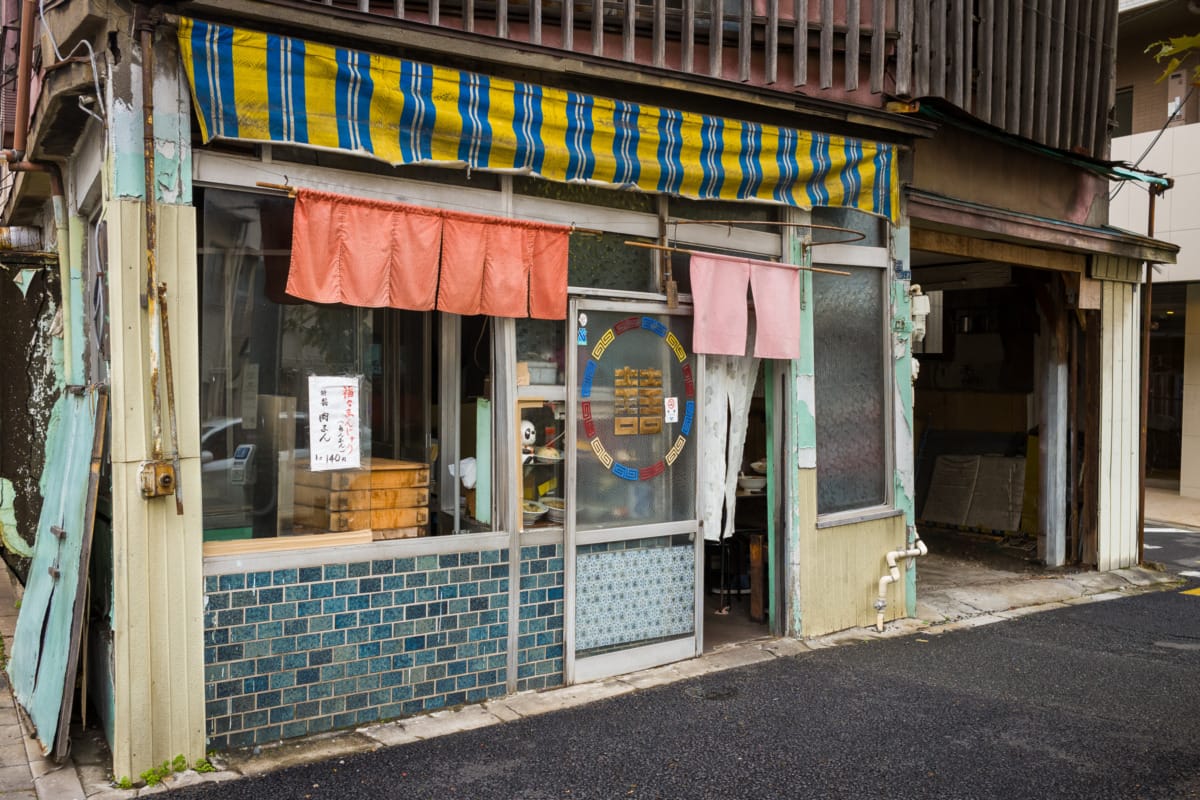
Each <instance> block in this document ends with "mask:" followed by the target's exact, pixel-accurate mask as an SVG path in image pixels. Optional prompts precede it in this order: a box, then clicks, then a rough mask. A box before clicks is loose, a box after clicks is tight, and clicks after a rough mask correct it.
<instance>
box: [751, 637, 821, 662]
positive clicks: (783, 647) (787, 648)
mask: <svg viewBox="0 0 1200 800" xmlns="http://www.w3.org/2000/svg"><path fill="white" fill-rule="evenodd" d="M762 649H763V650H764V651H766V652H768V653H770V654H771V655H773V656H775V657H776V658H785V657H788V656H798V655H800V654H802V653H811V652H812V648H811V647H809V646H808V645H807V644H805V643H804V642H802V641H800V640H799V639H773V640H771V641H769V642H767V643H766V644H764V645H763V646H762Z"/></svg>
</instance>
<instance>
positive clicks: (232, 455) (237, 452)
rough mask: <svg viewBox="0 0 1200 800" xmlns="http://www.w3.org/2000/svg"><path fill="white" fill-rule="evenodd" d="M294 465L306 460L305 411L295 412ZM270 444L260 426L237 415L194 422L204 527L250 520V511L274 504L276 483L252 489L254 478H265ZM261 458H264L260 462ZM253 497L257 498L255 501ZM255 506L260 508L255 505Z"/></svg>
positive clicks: (272, 453)
mask: <svg viewBox="0 0 1200 800" xmlns="http://www.w3.org/2000/svg"><path fill="white" fill-rule="evenodd" d="M295 425H296V432H295V435H296V438H295V443H294V448H295V449H294V451H293V454H292V455H293V456H294V458H295V461H294V463H295V464H306V463H307V461H308V414H306V413H298V414H296V415H295ZM286 452H287V451H283V453H280V452H279V451H277V450H275V449H274V444H273V443H272V442H271V441H270V440H269V435H268V433H267V432H266V431H265V430H264V429H263V427H262V425H261V424H260V426H259V427H258V428H255V429H246V428H245V427H244V426H243V425H242V419H241V417H214V418H212V419H209V420H206V421H205V422H203V423H202V424H201V426H200V470H201V487H202V490H203V499H204V517H205V527H206V528H223V527H238V526H242V525H248V524H250V516H251V514H254V515H262V514H267V513H270V512H271V511H272V510H273V509H274V498H275V497H276V494H277V491H276V487H274V486H270V487H263V488H264V489H265V491H258V492H256V490H255V487H256V484H257V483H258V481H259V480H263V479H270V477H271V470H270V467H271V466H272V463H271V462H273V461H275V462H277V461H278V460H279V456H280V455H281V454H286ZM264 459H266V460H265V461H264ZM256 498H257V502H256ZM260 506H261V507H260Z"/></svg>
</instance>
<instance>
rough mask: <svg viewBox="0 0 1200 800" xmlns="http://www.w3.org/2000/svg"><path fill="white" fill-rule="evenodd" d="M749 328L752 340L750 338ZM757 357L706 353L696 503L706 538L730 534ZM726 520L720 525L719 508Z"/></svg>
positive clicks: (715, 539)
mask: <svg viewBox="0 0 1200 800" xmlns="http://www.w3.org/2000/svg"><path fill="white" fill-rule="evenodd" d="M753 338H754V334H753V331H751V332H750V340H751V341H753ZM758 363H759V359H757V358H754V357H752V356H705V357H704V403H703V406H702V407H701V411H700V420H701V426H700V435H701V436H702V437H703V449H702V451H701V452H703V453H704V461H703V463H701V465H700V508H701V519H702V520H703V521H704V538H705V539H709V540H711V541H714V542H715V541H720V540H721V539H723V538H724V537H726V536H728V535H730V534H731V533H733V513H734V505H735V503H736V501H737V498H736V495H737V478H738V470H739V469H740V468H741V465H742V450H743V448H744V447H745V445H746V425H747V420H748V418H749V413H750V398H751V397H752V396H753V394H754V382H755V380H756V379H757V377H758ZM722 508H723V509H724V510H725V524H724V526H723V527H722V525H721V510H722Z"/></svg>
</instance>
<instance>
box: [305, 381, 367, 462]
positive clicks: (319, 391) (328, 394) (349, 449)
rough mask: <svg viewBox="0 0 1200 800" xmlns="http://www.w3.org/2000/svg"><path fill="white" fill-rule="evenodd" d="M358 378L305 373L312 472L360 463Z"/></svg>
mask: <svg viewBox="0 0 1200 800" xmlns="http://www.w3.org/2000/svg"><path fill="white" fill-rule="evenodd" d="M358 382H359V381H358V378H357V377H355V378H345V377H335V376H322V375H310V376H309V377H308V420H309V424H308V430H309V442H308V453H309V459H310V461H311V463H310V466H309V468H310V469H311V470H312V471H313V472H318V471H321V470H330V469H357V468H358V467H359V466H360V465H361V463H362V458H361V452H362V442H361V441H360V440H359V435H358V428H359V423H360V421H361V420H360V419H359V416H358V411H359V391H358Z"/></svg>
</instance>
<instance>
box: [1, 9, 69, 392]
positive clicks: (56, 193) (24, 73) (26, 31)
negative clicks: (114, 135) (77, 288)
mask: <svg viewBox="0 0 1200 800" xmlns="http://www.w3.org/2000/svg"><path fill="white" fill-rule="evenodd" d="M36 10H37V0H24V2H23V3H22V4H21V38H20V40H19V42H20V44H19V47H20V52H18V54H17V108H16V111H15V116H16V118H15V121H14V125H13V147H12V149H11V150H2V151H0V155H3V157H4V160H5V162H7V166H8V170H9V172H40V173H42V174H44V175H46V176H47V177H48V178H49V179H50V195H51V198H52V205H53V207H54V228H55V238H56V240H57V242H56V247H57V249H58V263H59V269H63V268H64V267H65V266H66V265H67V264H69V263H70V262H69V259H70V244H69V242H68V241H67V203H66V195H65V193H64V192H63V181H62V173H61V172H60V171H59V169H58V166H57V165H56V164H52V163H49V162H34V161H26V160H25V155H26V152H25V151H26V149H27V145H28V140H29V89H30V86H29V84H30V78H31V75H32V72H33V20H34V12H35V11H36ZM63 285H64V287H65V286H66V283H65V282H64V284H63ZM63 341H64V346H65V348H66V351H67V352H66V356H67V358H66V363H67V364H70V363H71V352H70V337H69V336H68V337H65V338H64V340H63ZM78 377H79V376H70V375H68V376H67V380H68V383H70V382H72V381H74V380H76V379H77V378H78Z"/></svg>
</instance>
